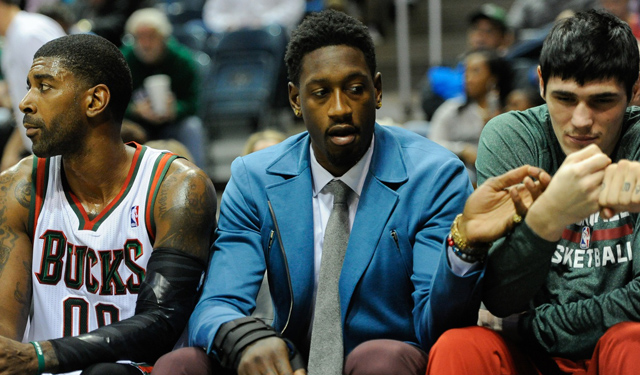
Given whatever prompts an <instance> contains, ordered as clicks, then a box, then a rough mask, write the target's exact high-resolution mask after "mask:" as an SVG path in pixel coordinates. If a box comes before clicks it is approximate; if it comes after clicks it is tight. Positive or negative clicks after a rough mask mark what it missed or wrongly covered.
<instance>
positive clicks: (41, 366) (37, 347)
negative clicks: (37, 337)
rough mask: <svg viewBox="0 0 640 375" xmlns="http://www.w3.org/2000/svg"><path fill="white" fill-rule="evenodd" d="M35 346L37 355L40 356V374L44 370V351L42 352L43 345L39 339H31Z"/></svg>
mask: <svg viewBox="0 0 640 375" xmlns="http://www.w3.org/2000/svg"><path fill="white" fill-rule="evenodd" d="M30 344H31V345H33V348H34V349H35V350H36V357H38V375H40V374H42V373H43V372H44V353H43V352H42V346H40V343H39V342H37V341H30Z"/></svg>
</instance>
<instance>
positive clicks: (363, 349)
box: [344, 340, 427, 375]
mask: <svg viewBox="0 0 640 375" xmlns="http://www.w3.org/2000/svg"><path fill="white" fill-rule="evenodd" d="M426 363H427V360H426V354H425V353H423V352H421V351H420V350H419V349H417V348H415V347H413V346H412V345H410V344H407V343H404V342H401V341H396V340H372V341H366V342H364V343H362V344H360V345H358V346H357V347H356V348H355V349H354V350H353V351H352V352H351V353H349V355H348V356H347V360H346V363H345V366H344V373H345V374H348V375H383V374H409V373H411V374H414V373H417V372H420V373H424V371H425V369H426Z"/></svg>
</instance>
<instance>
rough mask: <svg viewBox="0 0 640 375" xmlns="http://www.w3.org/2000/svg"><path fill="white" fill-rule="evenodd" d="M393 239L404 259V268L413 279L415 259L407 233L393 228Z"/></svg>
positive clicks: (391, 234) (401, 257)
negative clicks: (412, 255)
mask: <svg viewBox="0 0 640 375" xmlns="http://www.w3.org/2000/svg"><path fill="white" fill-rule="evenodd" d="M390 236H391V239H392V240H393V243H394V245H395V249H396V250H397V251H398V255H400V259H402V264H403V265H404V270H405V273H406V275H407V277H408V278H409V279H411V275H412V274H413V259H412V257H411V254H412V251H411V249H412V248H411V244H410V243H409V240H408V238H407V236H406V235H404V234H403V233H402V232H398V231H397V230H396V229H392V230H391V232H390Z"/></svg>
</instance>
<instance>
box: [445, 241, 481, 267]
mask: <svg viewBox="0 0 640 375" xmlns="http://www.w3.org/2000/svg"><path fill="white" fill-rule="evenodd" d="M447 245H448V246H449V247H450V248H451V250H452V251H453V253H454V254H456V256H457V257H458V258H460V259H462V260H463V261H465V262H467V263H476V262H480V263H482V262H484V260H485V258H486V257H487V254H477V255H471V254H467V253H463V252H462V251H460V249H458V247H457V246H456V243H455V241H454V240H453V238H451V234H449V235H448V236H447Z"/></svg>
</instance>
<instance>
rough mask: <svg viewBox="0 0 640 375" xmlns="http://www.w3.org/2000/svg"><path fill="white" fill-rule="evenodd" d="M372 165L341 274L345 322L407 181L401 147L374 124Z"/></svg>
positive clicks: (342, 311)
mask: <svg viewBox="0 0 640 375" xmlns="http://www.w3.org/2000/svg"><path fill="white" fill-rule="evenodd" d="M375 137H376V138H375V147H374V150H373V156H372V159H371V165H370V167H369V172H368V176H367V179H366V181H365V184H364V187H363V189H362V194H361V196H360V202H359V203H358V211H357V213H356V217H355V221H354V223H353V228H352V230H351V235H350V236H349V245H348V246H347V253H346V255H345V259H344V263H343V265H342V273H341V275H340V305H341V314H342V321H343V323H344V321H345V317H346V312H347V308H348V306H349V303H350V301H351V297H352V296H353V292H354V291H355V288H356V285H357V284H358V281H359V280H360V278H361V277H362V275H363V274H364V272H365V271H366V269H367V267H368V266H369V263H370V262H371V259H372V258H373V255H374V253H375V251H376V248H377V246H378V242H379V241H380V238H381V236H382V235H383V234H384V233H383V230H384V228H385V226H386V224H387V222H388V220H389V218H390V216H391V215H392V213H393V210H394V209H395V207H396V205H397V203H398V199H399V195H398V193H397V192H396V189H397V188H398V187H399V186H400V185H402V184H403V183H404V182H406V181H407V178H408V176H407V170H406V166H405V162H404V156H403V155H402V149H401V147H400V144H399V143H398V141H397V140H396V138H395V137H394V136H393V135H392V134H391V133H390V132H389V131H388V130H386V129H384V128H383V127H381V126H379V125H377V124H376V129H375Z"/></svg>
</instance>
